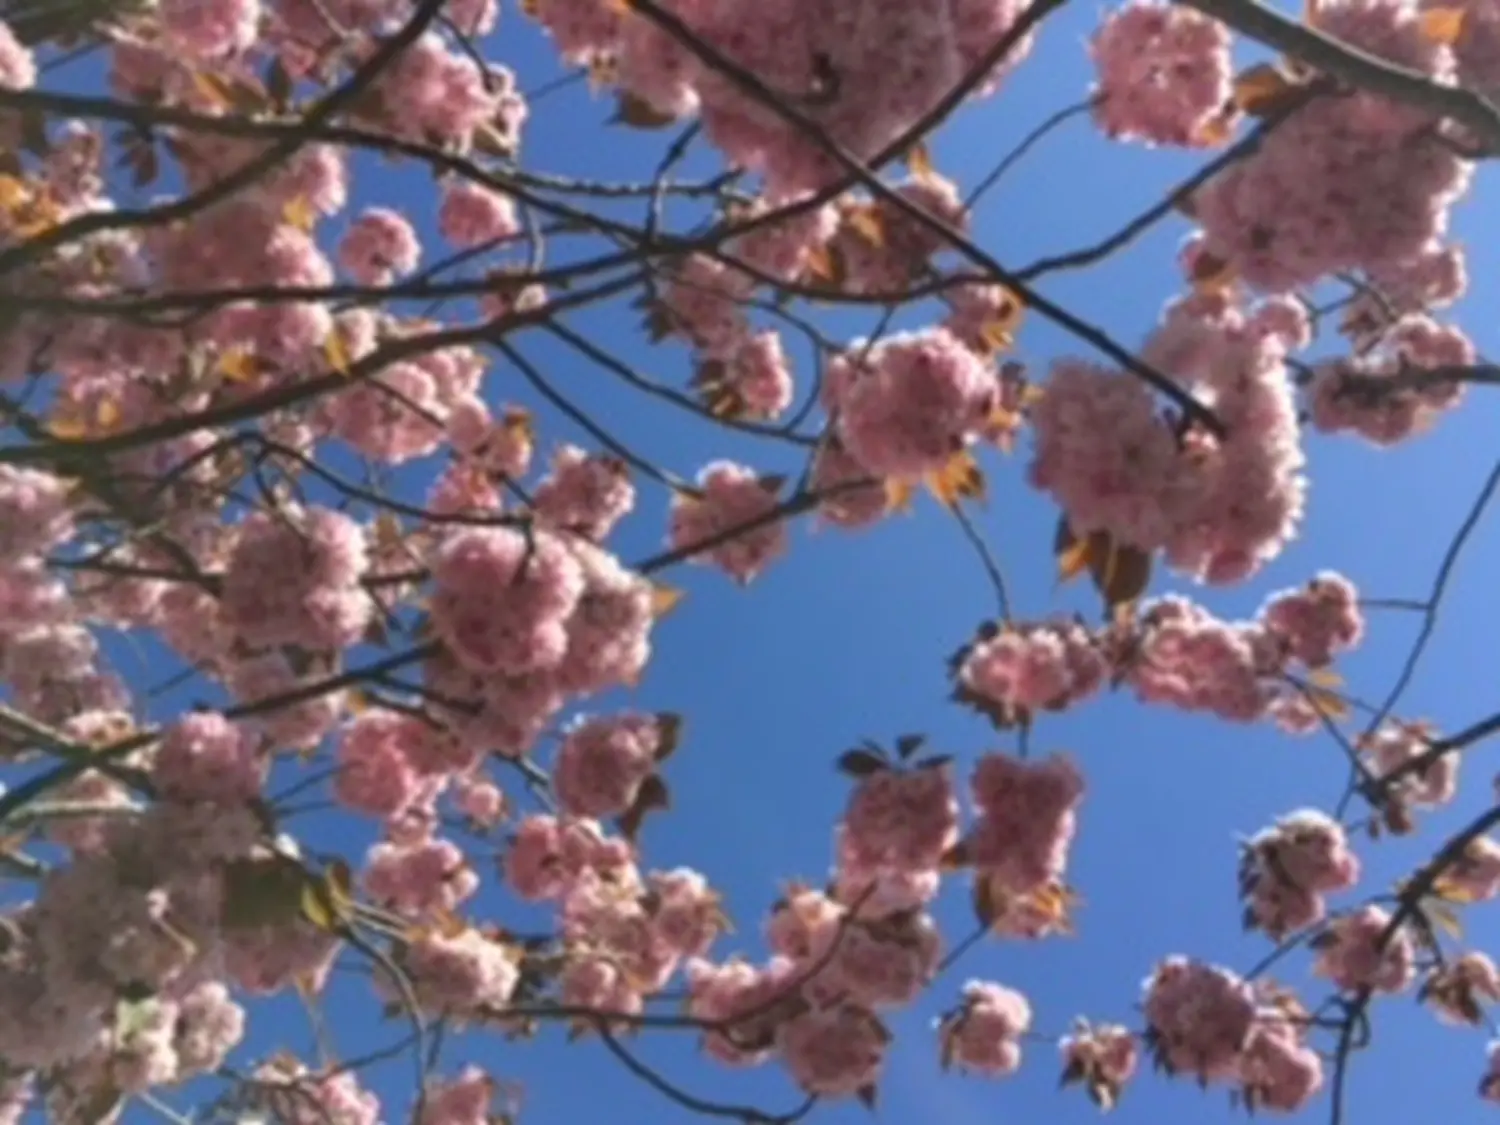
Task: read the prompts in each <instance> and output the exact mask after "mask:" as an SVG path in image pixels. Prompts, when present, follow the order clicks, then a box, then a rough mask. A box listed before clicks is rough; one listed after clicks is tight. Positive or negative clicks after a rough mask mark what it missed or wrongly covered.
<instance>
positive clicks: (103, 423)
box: [94, 398, 120, 433]
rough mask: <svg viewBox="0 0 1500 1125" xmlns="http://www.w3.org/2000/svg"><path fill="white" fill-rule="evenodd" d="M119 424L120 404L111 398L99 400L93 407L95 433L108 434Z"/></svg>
mask: <svg viewBox="0 0 1500 1125" xmlns="http://www.w3.org/2000/svg"><path fill="white" fill-rule="evenodd" d="M119 424H120V404H119V403H118V402H116V401H115V400H114V399H112V398H104V399H100V400H99V404H98V405H97V406H95V407H94V425H95V427H97V432H99V433H108V432H109V431H110V430H112V429H114V428H115V427H116V426H118V425H119Z"/></svg>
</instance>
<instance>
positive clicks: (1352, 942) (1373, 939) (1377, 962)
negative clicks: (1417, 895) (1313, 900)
mask: <svg viewBox="0 0 1500 1125" xmlns="http://www.w3.org/2000/svg"><path fill="white" fill-rule="evenodd" d="M1394 922H1395V919H1394V918H1393V917H1392V916H1391V915H1390V913H1388V912H1387V911H1386V910H1385V909H1384V908H1382V907H1379V906H1374V905H1370V906H1364V907H1361V908H1360V909H1358V910H1356V911H1354V912H1353V913H1350V914H1345V915H1343V916H1342V917H1339V918H1335V919H1334V920H1333V921H1332V922H1330V923H1329V925H1328V928H1327V929H1326V930H1324V931H1323V932H1322V933H1320V934H1319V935H1318V936H1317V937H1316V938H1315V939H1314V940H1313V943H1312V944H1313V947H1314V948H1315V949H1316V950H1317V952H1318V957H1317V961H1316V963H1315V964H1314V966H1313V971H1314V972H1315V973H1317V974H1318V975H1319V976H1321V977H1325V978H1326V979H1328V980H1330V981H1332V982H1333V983H1334V984H1335V985H1336V986H1337V987H1339V988H1341V989H1343V990H1344V991H1345V992H1362V991H1365V990H1369V991H1371V992H1403V991H1405V990H1406V989H1407V988H1409V987H1410V986H1411V983H1412V981H1413V980H1415V979H1416V971H1417V970H1416V960H1417V947H1416V943H1415V941H1414V940H1413V938H1412V934H1411V931H1410V929H1409V928H1408V927H1407V926H1406V925H1393V923H1394Z"/></svg>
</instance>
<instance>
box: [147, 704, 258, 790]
mask: <svg viewBox="0 0 1500 1125" xmlns="http://www.w3.org/2000/svg"><path fill="white" fill-rule="evenodd" d="M267 768H268V762H267V760H266V758H265V756H264V755H263V754H262V753H261V752H260V748H259V747H258V746H257V745H256V744H255V742H254V741H252V740H251V739H250V738H249V737H248V736H247V735H246V734H245V732H244V731H242V730H241V729H240V728H239V727H237V726H236V725H235V724H234V723H233V722H231V721H230V720H229V719H226V718H225V717H224V716H223V715H221V714H219V713H218V712H215V711H206V712H202V713H200V714H197V715H188V716H186V717H185V718H183V719H181V720H179V721H178V722H177V723H175V724H173V725H172V726H171V727H170V728H169V729H168V730H167V732H166V735H165V736H164V737H163V738H162V740H161V744H160V746H159V747H158V748H157V752H156V758H155V760H154V761H153V763H152V770H151V772H152V776H153V777H154V779H155V781H156V784H157V785H158V786H159V787H160V789H161V792H162V795H163V796H165V797H170V798H172V799H174V800H178V801H186V802H192V801H204V802H208V803H211V804H220V805H233V804H241V803H245V802H248V801H252V800H254V799H255V798H256V797H258V796H260V788H261V784H262V783H263V782H264V781H265V777H266V771H267Z"/></svg>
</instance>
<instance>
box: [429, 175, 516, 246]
mask: <svg viewBox="0 0 1500 1125" xmlns="http://www.w3.org/2000/svg"><path fill="white" fill-rule="evenodd" d="M438 228H439V229H440V230H441V231H442V233H443V237H444V238H446V239H447V240H448V241H449V242H451V243H452V244H453V245H454V246H457V247H458V248H459V249H460V250H469V249H473V248H475V247H478V246H483V245H485V244H487V243H493V242H500V241H503V240H504V239H507V238H512V237H514V236H515V235H516V234H517V233H519V232H520V229H521V225H520V223H519V222H517V221H516V206H515V204H514V203H513V202H512V201H511V198H510V196H508V195H502V194H500V193H499V192H498V191H492V190H490V189H489V188H486V187H483V186H481V185H480V184H476V183H472V182H470V181H468V180H449V181H447V182H446V183H445V184H444V185H443V202H442V205H441V207H440V208H439V209H438Z"/></svg>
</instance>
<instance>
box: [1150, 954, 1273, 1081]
mask: <svg viewBox="0 0 1500 1125" xmlns="http://www.w3.org/2000/svg"><path fill="white" fill-rule="evenodd" d="M1143 1005H1144V1008H1145V1014H1146V1022H1147V1024H1148V1026H1149V1034H1148V1042H1149V1044H1150V1046H1151V1048H1152V1050H1153V1051H1154V1052H1155V1053H1156V1055H1157V1056H1158V1057H1159V1058H1160V1059H1161V1060H1162V1062H1163V1063H1164V1064H1165V1065H1166V1067H1167V1068H1168V1069H1169V1070H1170V1071H1171V1072H1172V1073H1177V1074H1191V1075H1195V1076H1196V1077H1198V1078H1199V1079H1201V1080H1202V1081H1204V1082H1215V1081H1217V1082H1223V1081H1233V1080H1234V1079H1235V1078H1236V1077H1238V1074H1239V1064H1240V1060H1241V1058H1242V1057H1243V1056H1244V1052H1245V1048H1246V1047H1247V1046H1248V1044H1249V1041H1250V1037H1251V1034H1252V1032H1253V1031H1254V1029H1255V1017H1256V1009H1257V1004H1256V997H1255V990H1254V989H1253V988H1252V987H1251V986H1250V985H1249V984H1247V983H1246V982H1245V981H1244V980H1242V979H1241V978H1240V977H1238V976H1236V975H1235V974H1234V973H1233V972H1232V971H1230V970H1229V969H1225V968H1222V967H1220V966H1217V965H1209V964H1206V963H1204V962H1201V961H1194V960H1190V959H1188V958H1186V957H1180V956H1173V957H1168V958H1167V959H1165V960H1164V961H1162V962H1161V963H1160V964H1159V965H1157V966H1156V968H1155V969H1154V970H1153V971H1152V974H1151V976H1150V977H1149V978H1147V980H1146V984H1145V997H1144V1001H1143Z"/></svg>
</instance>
